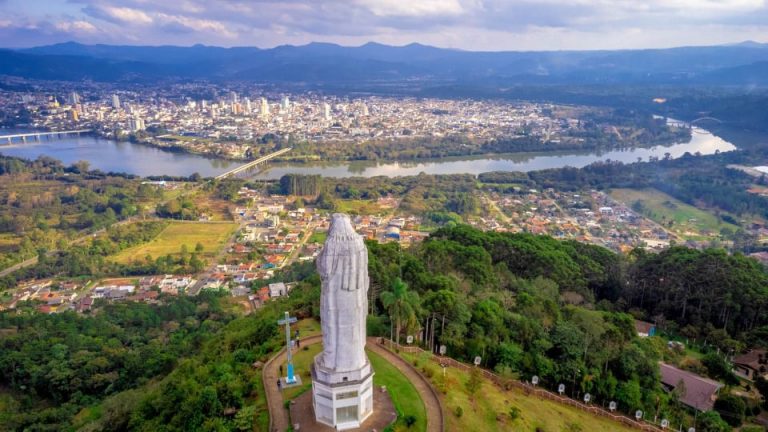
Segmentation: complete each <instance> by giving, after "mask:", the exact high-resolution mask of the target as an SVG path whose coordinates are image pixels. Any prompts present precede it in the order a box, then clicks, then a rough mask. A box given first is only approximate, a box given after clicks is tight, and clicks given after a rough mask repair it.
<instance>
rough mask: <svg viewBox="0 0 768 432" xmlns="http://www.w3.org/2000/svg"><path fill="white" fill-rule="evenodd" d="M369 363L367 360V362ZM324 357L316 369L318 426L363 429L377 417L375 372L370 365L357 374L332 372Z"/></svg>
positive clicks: (314, 393) (314, 391) (314, 390)
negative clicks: (374, 416)
mask: <svg viewBox="0 0 768 432" xmlns="http://www.w3.org/2000/svg"><path fill="white" fill-rule="evenodd" d="M366 360H367V359H366ZM321 361H322V355H318V356H317V357H316V358H315V362H314V363H313V365H312V407H313V408H314V411H315V419H316V420H317V422H318V423H322V424H325V425H327V426H331V427H336V428H337V430H348V429H356V428H359V427H360V425H362V424H363V422H365V420H366V419H368V417H370V416H371V414H373V371H372V370H371V365H370V363H368V362H366V365H365V367H363V368H362V369H359V370H355V371H348V372H339V371H331V370H328V369H326V368H324V367H323V366H322V364H321V363H320V362H321Z"/></svg>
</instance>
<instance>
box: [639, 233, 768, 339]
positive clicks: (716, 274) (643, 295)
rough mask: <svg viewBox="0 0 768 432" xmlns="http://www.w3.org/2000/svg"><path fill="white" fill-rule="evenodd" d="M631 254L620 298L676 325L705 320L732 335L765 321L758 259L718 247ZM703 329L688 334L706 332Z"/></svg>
mask: <svg viewBox="0 0 768 432" xmlns="http://www.w3.org/2000/svg"><path fill="white" fill-rule="evenodd" d="M634 257H635V258H636V260H635V262H634V263H633V266H632V267H631V269H630V277H629V280H628V282H629V285H628V286H627V289H626V292H625V298H626V299H627V300H628V301H629V302H630V304H631V305H632V306H636V307H639V308H641V309H643V310H645V311H647V312H648V315H649V316H656V315H662V316H664V317H668V318H669V319H673V320H674V322H675V323H676V324H677V325H678V326H680V327H684V326H686V325H689V324H690V325H691V326H692V328H696V329H702V330H703V329H706V327H707V325H708V324H709V325H711V326H713V327H714V328H721V329H726V330H727V331H728V332H729V333H730V334H733V335H735V334H738V333H740V332H746V331H750V330H753V329H755V328H756V327H759V326H762V325H766V324H768V322H767V321H768V317H766V316H765V314H764V313H762V311H763V310H764V308H765V307H766V302H767V301H768V275H766V273H765V270H764V269H763V268H762V267H761V266H760V264H759V263H758V262H757V261H755V260H753V259H749V258H746V257H744V256H743V255H740V254H734V255H728V254H727V253H726V252H725V251H723V250H716V249H708V250H704V251H698V250H695V249H688V248H683V247H672V248H669V249H667V250H665V251H663V252H661V253H659V254H647V253H643V252H640V251H636V253H635V255H634ZM702 333H703V332H702V331H701V330H699V331H694V332H693V333H692V334H689V336H690V337H697V336H698V337H702V336H705V335H704V334H702ZM721 342H725V341H721ZM723 348H726V347H725V346H724V347H723ZM728 348H738V347H734V346H732V347H728Z"/></svg>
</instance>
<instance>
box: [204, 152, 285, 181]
mask: <svg viewBox="0 0 768 432" xmlns="http://www.w3.org/2000/svg"><path fill="white" fill-rule="evenodd" d="M291 150H292V147H288V148H284V149H282V150H278V151H276V152H273V153H270V154H268V155H266V156H262V157H260V158H258V159H256V160H255V161H251V162H248V163H246V164H243V165H240V166H239V167H237V168H235V169H232V170H229V171H227V172H225V173H223V174H219V175H217V176H216V180H220V179H223V178H227V177H230V176H233V175H236V174H238V173H241V172H243V171H246V170H248V169H250V168H253V167H255V166H256V165H259V164H262V163H264V162H266V161H268V160H270V159H272V158H276V157H278V156H280V155H283V154H285V153H288V152H289V151H291Z"/></svg>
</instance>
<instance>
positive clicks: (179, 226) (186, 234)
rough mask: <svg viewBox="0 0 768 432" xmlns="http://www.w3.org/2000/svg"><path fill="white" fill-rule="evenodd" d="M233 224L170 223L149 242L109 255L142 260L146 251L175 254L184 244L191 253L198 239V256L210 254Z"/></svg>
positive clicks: (156, 254)
mask: <svg viewBox="0 0 768 432" xmlns="http://www.w3.org/2000/svg"><path fill="white" fill-rule="evenodd" d="M236 228H237V224H234V223H231V224H230V223H215V224H211V223H194V222H191V223H178V222H177V223H171V224H169V225H168V227H166V228H165V229H164V230H163V231H162V232H161V233H160V235H158V236H157V237H155V238H154V239H153V240H152V241H150V242H149V243H145V244H142V245H139V246H135V247H132V248H128V249H126V250H124V251H122V252H120V253H119V254H117V255H115V256H114V257H112V260H114V261H116V262H118V263H129V262H131V261H135V260H143V259H144V257H146V256H147V255H150V256H152V258H158V257H160V256H165V255H168V254H171V255H174V256H175V255H178V254H179V253H180V252H181V246H182V245H186V246H187V250H189V252H190V253H192V252H194V250H195V246H196V245H197V244H198V243H200V244H202V245H203V247H204V248H205V249H204V250H203V253H202V256H201V258H203V259H207V258H212V257H214V256H216V254H217V253H218V252H219V250H220V249H221V248H222V247H224V244H225V243H226V242H227V239H229V237H230V236H231V235H232V233H233V232H234V231H235V229H236Z"/></svg>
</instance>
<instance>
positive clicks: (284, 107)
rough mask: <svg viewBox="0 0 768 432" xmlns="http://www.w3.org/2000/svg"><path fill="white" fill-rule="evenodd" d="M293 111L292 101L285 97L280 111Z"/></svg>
mask: <svg viewBox="0 0 768 432" xmlns="http://www.w3.org/2000/svg"><path fill="white" fill-rule="evenodd" d="M290 109H291V100H290V99H289V98H288V96H283V100H282V101H281V102H280V110H281V111H282V112H288V111H290Z"/></svg>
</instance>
